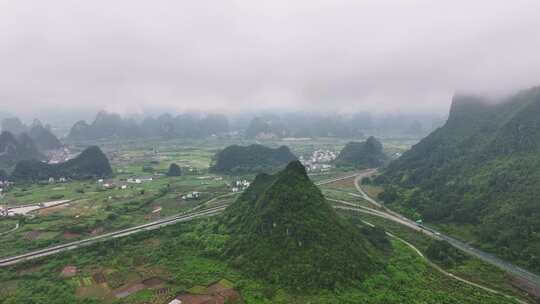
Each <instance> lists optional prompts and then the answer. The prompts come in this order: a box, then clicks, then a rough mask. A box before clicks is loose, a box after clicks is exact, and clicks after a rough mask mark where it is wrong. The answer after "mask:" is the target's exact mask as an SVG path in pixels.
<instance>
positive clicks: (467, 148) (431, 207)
mask: <svg viewBox="0 0 540 304" xmlns="http://www.w3.org/2000/svg"><path fill="white" fill-rule="evenodd" d="M539 152H540V88H533V89H530V90H526V91H522V92H520V93H518V94H516V95H514V96H512V97H511V98H508V99H507V100H506V101H505V102H503V103H500V104H496V105H493V104H492V105H490V104H488V103H486V101H485V100H484V99H482V98H479V97H471V96H456V97H455V98H454V100H453V102H452V107H451V110H450V116H449V118H448V121H447V123H446V124H445V125H444V126H443V127H441V128H439V129H437V130H436V131H435V132H433V133H432V134H430V135H429V136H428V137H426V138H425V139H424V140H422V141H421V142H420V143H418V144H417V145H415V146H414V147H413V148H412V149H411V150H410V151H408V152H407V153H405V154H404V155H403V156H402V157H401V158H400V159H398V160H396V161H394V162H392V163H391V164H390V165H389V166H388V168H387V169H386V170H385V171H384V173H383V175H382V176H381V177H380V178H379V179H378V180H379V181H380V182H382V183H385V184H386V187H387V189H386V192H385V193H386V194H385V195H384V196H383V197H384V198H385V199H386V201H387V203H389V204H392V203H394V204H396V205H395V206H396V207H397V206H399V208H405V210H411V211H414V212H417V213H419V214H421V215H422V216H423V218H424V219H425V220H427V221H431V222H438V223H450V224H457V225H460V226H462V225H463V224H471V226H472V227H473V228H472V231H471V232H472V235H473V236H474V237H475V239H477V240H478V242H479V245H481V246H483V247H484V248H485V249H487V250H490V251H492V252H494V253H496V254H498V255H500V256H502V257H504V258H506V259H510V260H513V261H516V262H519V263H520V264H521V265H523V266H525V267H528V268H530V269H532V270H535V271H537V272H540V233H539V231H540V201H539V198H540V187H538V185H540V153H539ZM396 194H397V195H396Z"/></svg>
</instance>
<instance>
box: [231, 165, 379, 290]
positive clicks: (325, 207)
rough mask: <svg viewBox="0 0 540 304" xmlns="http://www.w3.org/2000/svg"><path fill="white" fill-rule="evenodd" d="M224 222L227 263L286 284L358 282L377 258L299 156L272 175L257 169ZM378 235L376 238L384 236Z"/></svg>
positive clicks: (314, 285)
mask: <svg viewBox="0 0 540 304" xmlns="http://www.w3.org/2000/svg"><path fill="white" fill-rule="evenodd" d="M223 223H224V225H225V226H226V227H227V229H228V231H229V232H230V235H231V237H230V240H229V241H228V243H227V245H226V248H227V249H226V253H225V255H226V257H227V258H228V259H229V260H230V261H231V263H232V264H233V265H234V266H236V267H239V268H241V269H243V270H245V271H246V272H248V273H250V274H252V275H254V276H257V277H261V278H264V279H267V280H269V281H270V282H272V283H274V284H277V285H280V286H283V287H284V288H290V289H292V288H295V289H297V290H306V289H307V288H309V289H312V288H335V287H337V286H343V285H348V284H350V283H354V282H356V283H358V281H359V280H361V279H363V278H365V277H366V276H367V275H369V273H370V272H372V271H373V270H374V269H377V268H378V263H379V262H380V261H379V260H378V259H377V258H376V249H375V246H374V245H373V244H372V243H370V242H369V240H368V239H367V238H366V237H365V236H364V235H363V234H362V233H361V231H360V230H359V229H358V228H357V227H355V226H353V225H351V224H350V223H349V222H346V221H345V220H343V219H341V218H340V217H339V216H338V215H337V214H336V213H335V211H334V210H333V209H332V207H331V206H330V205H329V204H328V203H327V202H326V200H325V198H324V196H323V195H322V193H321V192H320V190H319V189H318V188H317V186H315V185H314V184H313V183H312V182H311V181H310V179H309V177H308V176H307V174H306V171H305V168H304V167H303V166H302V164H301V163H300V162H299V161H294V162H291V163H290V164H289V165H288V166H287V168H286V169H285V170H283V171H281V172H279V173H277V174H276V175H267V174H261V175H258V176H257V178H256V179H255V181H254V182H253V184H252V185H251V186H250V187H249V189H248V190H247V191H246V192H245V193H243V194H242V196H241V197H240V198H239V199H238V200H237V201H236V202H235V203H234V204H233V205H231V206H230V207H229V208H228V209H227V210H226V212H225V215H224V217H223ZM378 236H379V237H377V238H376V239H377V243H378V244H379V243H380V242H381V240H380V237H381V236H382V238H384V237H385V236H384V233H383V234H382V235H381V234H380V233H379V234H378Z"/></svg>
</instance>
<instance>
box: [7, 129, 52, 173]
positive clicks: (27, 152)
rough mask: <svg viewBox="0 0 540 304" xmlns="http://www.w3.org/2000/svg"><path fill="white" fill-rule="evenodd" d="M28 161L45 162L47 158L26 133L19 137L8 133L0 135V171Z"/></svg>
mask: <svg viewBox="0 0 540 304" xmlns="http://www.w3.org/2000/svg"><path fill="white" fill-rule="evenodd" d="M28 159H36V160H43V159H45V156H44V155H43V154H41V153H40V152H39V151H38V149H37V147H36V145H35V144H34V142H33V141H32V139H31V138H30V137H29V136H28V135H27V134H26V133H23V134H21V135H19V136H15V135H13V134H12V133H10V132H7V131H4V132H2V133H0V169H2V168H3V169H9V168H12V167H13V166H14V165H15V164H16V163H17V162H19V161H21V160H28Z"/></svg>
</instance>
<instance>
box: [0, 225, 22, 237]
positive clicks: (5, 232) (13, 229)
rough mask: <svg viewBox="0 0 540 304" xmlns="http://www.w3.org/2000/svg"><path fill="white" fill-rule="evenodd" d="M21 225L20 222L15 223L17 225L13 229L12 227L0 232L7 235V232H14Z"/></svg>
mask: <svg viewBox="0 0 540 304" xmlns="http://www.w3.org/2000/svg"><path fill="white" fill-rule="evenodd" d="M19 226H20V225H19V223H17V224H15V227H13V228H12V229H10V230H8V231H4V232H2V233H0V236H2V235H6V234H8V233H10V232H13V231H15V230H17V229H19Z"/></svg>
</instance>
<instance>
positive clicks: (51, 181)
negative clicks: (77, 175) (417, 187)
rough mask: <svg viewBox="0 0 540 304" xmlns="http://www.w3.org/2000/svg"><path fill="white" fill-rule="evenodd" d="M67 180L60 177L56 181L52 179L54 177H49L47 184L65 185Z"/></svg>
mask: <svg viewBox="0 0 540 304" xmlns="http://www.w3.org/2000/svg"><path fill="white" fill-rule="evenodd" d="M67 181H68V180H67V178H65V177H60V178H58V179H56V178H54V177H49V184H55V183H65V182H67Z"/></svg>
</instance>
